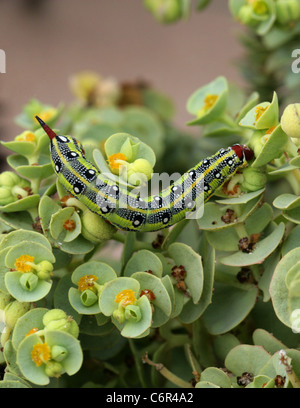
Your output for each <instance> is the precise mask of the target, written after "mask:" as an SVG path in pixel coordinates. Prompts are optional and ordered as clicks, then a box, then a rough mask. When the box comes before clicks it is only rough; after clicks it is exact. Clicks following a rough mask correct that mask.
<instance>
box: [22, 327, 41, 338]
mask: <svg viewBox="0 0 300 408" xmlns="http://www.w3.org/2000/svg"><path fill="white" fill-rule="evenodd" d="M37 331H39V329H38V328H37V327H33V328H32V329H31V330H29V332H28V333H27V334H26V336H25V337H28V336H30V335H31V334H33V333H36V332H37Z"/></svg>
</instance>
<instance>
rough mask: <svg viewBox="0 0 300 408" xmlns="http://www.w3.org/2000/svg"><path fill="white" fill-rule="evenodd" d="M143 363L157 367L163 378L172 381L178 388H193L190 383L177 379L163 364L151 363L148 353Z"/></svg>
mask: <svg viewBox="0 0 300 408" xmlns="http://www.w3.org/2000/svg"><path fill="white" fill-rule="evenodd" d="M143 362H144V363H146V364H149V365H150V366H152V367H155V368H156V370H157V371H159V372H160V373H161V375H162V376H163V377H165V378H166V379H167V380H169V381H171V382H172V383H173V384H175V385H177V386H178V387H180V388H193V387H192V385H191V384H190V383H189V382H187V381H184V380H183V379H182V378H179V377H177V375H175V374H173V373H172V372H171V371H169V370H168V369H167V368H166V367H165V366H164V365H163V364H161V363H154V362H153V361H151V360H150V359H149V357H148V354H147V353H145V354H144V356H143Z"/></svg>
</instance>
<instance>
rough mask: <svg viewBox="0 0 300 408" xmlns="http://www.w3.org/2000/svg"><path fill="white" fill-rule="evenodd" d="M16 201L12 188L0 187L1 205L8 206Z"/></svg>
mask: <svg viewBox="0 0 300 408" xmlns="http://www.w3.org/2000/svg"><path fill="white" fill-rule="evenodd" d="M14 201H16V197H15V196H14V195H13V194H12V191H11V188H10V187H0V205H7V204H10V203H13V202H14Z"/></svg>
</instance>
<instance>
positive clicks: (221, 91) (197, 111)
mask: <svg viewBox="0 0 300 408" xmlns="http://www.w3.org/2000/svg"><path fill="white" fill-rule="evenodd" d="M209 95H216V96H217V99H216V101H215V103H213V105H212V106H211V107H209V108H205V98H206V97H207V96H209ZM227 97H228V84H227V80H226V79H225V78H224V77H218V78H216V79H215V80H214V81H212V82H210V83H209V84H207V85H205V86H203V87H201V88H199V89H198V90H197V91H196V92H194V93H193V94H192V95H191V96H190V98H189V99H188V102H187V110H188V112H189V113H191V114H192V115H195V116H197V118H196V119H194V120H192V121H190V122H188V125H200V124H201V125H203V124H207V123H210V122H212V121H214V120H215V119H217V118H219V117H220V116H221V115H222V114H223V113H224V110H225V107H226V104H227Z"/></svg>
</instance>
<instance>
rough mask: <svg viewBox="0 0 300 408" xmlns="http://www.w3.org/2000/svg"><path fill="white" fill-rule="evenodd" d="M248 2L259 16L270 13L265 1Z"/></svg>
mask: <svg viewBox="0 0 300 408" xmlns="http://www.w3.org/2000/svg"><path fill="white" fill-rule="evenodd" d="M247 2H248V3H249V4H250V6H251V7H252V10H253V11H254V13H256V14H258V15H262V14H266V13H267V12H268V7H267V5H266V3H265V1H263V0H247Z"/></svg>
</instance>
